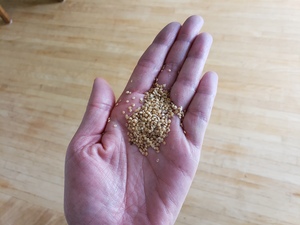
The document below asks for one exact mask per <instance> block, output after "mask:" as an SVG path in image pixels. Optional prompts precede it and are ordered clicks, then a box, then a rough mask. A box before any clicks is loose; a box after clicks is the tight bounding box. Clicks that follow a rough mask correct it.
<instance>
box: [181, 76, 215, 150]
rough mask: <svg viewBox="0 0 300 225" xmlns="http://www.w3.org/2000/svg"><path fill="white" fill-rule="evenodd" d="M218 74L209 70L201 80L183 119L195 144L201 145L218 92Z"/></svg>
mask: <svg viewBox="0 0 300 225" xmlns="http://www.w3.org/2000/svg"><path fill="white" fill-rule="evenodd" d="M217 85H218V75H217V74H216V73H214V72H207V73H206V74H205V75H204V76H203V78H202V79H201V81H200V84H199V86H198V88H197V90H196V93H195V95H194V97H193V99H192V101H191V104H190V105H189V107H188V109H187V112H186V115H185V117H184V120H183V129H184V130H185V132H186V137H187V139H188V140H190V141H191V143H192V144H194V145H195V146H199V147H200V146H201V145H202V141H203V137H204V133H205V130H206V127H207V124H208V121H209V118H210V114H211V110H212V107H213V103H214V99H215V96H216V93H217Z"/></svg>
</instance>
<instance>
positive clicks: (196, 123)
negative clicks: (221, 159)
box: [65, 16, 218, 225]
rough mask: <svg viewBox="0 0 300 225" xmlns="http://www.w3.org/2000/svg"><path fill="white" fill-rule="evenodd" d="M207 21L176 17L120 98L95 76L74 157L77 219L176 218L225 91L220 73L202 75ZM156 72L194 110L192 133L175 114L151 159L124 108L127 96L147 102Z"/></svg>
mask: <svg viewBox="0 0 300 225" xmlns="http://www.w3.org/2000/svg"><path fill="white" fill-rule="evenodd" d="M202 24H203V20H202V19H201V18H200V17H198V16H192V17H190V18H188V19H187V20H186V22H185V23H184V24H183V25H182V26H181V25H180V24H179V23H170V24H169V25H167V26H166V27H165V28H163V30H162V31H161V32H160V33H159V34H158V35H157V37H156V38H155V40H154V41H153V43H152V44H151V45H150V46H149V48H148V49H147V50H146V51H145V53H144V54H143V56H142V57H141V59H140V60H139V62H138V64H137V66H136V68H135V69H134V71H133V73H132V76H131V78H130V80H129V82H128V84H127V86H126V88H125V90H124V92H123V94H122V95H121V96H120V99H121V102H119V103H118V104H115V97H114V94H113V92H112V89H111V88H110V87H109V85H108V84H107V83H106V82H105V81H104V80H102V79H100V78H97V79H96V80H95V82H94V86H93V90H92V93H91V96H90V100H89V103H88V106H87V109H86V113H85V115H84V118H83V121H82V123H81V125H80V127H79V129H78V131H77V132H76V134H75V135H74V137H73V139H72V141H71V143H70V145H69V147H68V151H67V155H66V163H65V166H66V168H65V215H66V219H67V221H68V223H69V224H72V225H73V224H82V225H92V224H96V225H99V224H139V225H140V224H142V225H147V224H155V225H158V224H174V223H175V220H176V218H177V216H178V214H179V211H180V209H181V207H182V204H183V202H184V200H185V197H186V195H187V193H188V190H189V188H190V185H191V182H192V180H193V177H194V175H195V172H196V170H197V166H198V163H199V159H200V152H201V146H202V142H203V137H204V133H205V130H206V127H207V123H208V120H209V117H210V113H211V109H212V106H213V102H214V97H215V95H216V90H217V82H218V77H217V75H216V74H215V73H214V72H208V73H206V74H205V75H204V76H203V77H202V76H201V74H202V70H203V67H204V65H205V61H206V58H207V56H208V53H209V50H210V46H211V44H212V38H211V36H210V35H209V34H206V33H201V34H198V33H199V30H200V28H201V27H202ZM163 65H165V66H164V67H163ZM161 68H164V69H163V70H162V69H161ZM156 78H157V79H158V83H159V84H166V89H167V90H169V91H170V96H171V99H172V101H173V102H174V103H175V104H176V105H178V106H182V107H183V109H184V110H186V113H185V117H184V119H183V121H182V123H183V129H184V131H185V132H183V129H182V128H181V126H180V120H179V118H178V117H174V118H173V119H172V123H171V128H170V129H171V131H170V133H169V134H168V137H167V138H166V139H165V142H166V144H165V145H163V144H162V145H161V146H160V153H156V152H155V151H154V150H152V149H149V155H148V156H147V157H146V156H143V155H142V154H141V153H140V152H139V151H138V148H137V147H136V146H135V145H131V144H130V143H129V141H128V137H127V129H126V126H125V124H126V119H125V117H124V114H123V113H122V112H123V111H126V112H128V109H127V108H128V103H126V101H125V100H126V99H129V98H131V97H132V96H136V99H135V100H131V99H130V101H131V103H133V102H134V101H135V102H136V103H137V104H139V101H138V99H139V98H140V97H141V96H143V93H144V92H146V91H148V90H149V89H150V87H151V86H152V84H153V82H154V81H155V79H156ZM126 91H130V92H132V94H131V95H127V94H126ZM109 117H110V122H108V118H109Z"/></svg>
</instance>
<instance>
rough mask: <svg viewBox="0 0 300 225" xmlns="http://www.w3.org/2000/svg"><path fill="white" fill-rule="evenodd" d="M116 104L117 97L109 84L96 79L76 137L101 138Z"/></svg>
mask: <svg viewBox="0 0 300 225" xmlns="http://www.w3.org/2000/svg"><path fill="white" fill-rule="evenodd" d="M114 102H115V96H114V93H113V91H112V89H111V88H110V86H109V84H108V83H107V82H106V81H105V80H103V79H101V78H96V79H95V81H94V85H93V90H92V93H91V96H90V99H89V102H88V105H87V108H86V112H85V114H84V117H83V119H82V122H81V124H80V126H79V128H78V131H77V132H76V136H81V137H82V136H83V137H86V138H89V137H93V136H99V135H100V134H101V133H102V132H103V130H104V128H105V125H106V123H107V119H108V117H109V114H110V112H111V109H112V107H113V105H114ZM96 142H97V141H96Z"/></svg>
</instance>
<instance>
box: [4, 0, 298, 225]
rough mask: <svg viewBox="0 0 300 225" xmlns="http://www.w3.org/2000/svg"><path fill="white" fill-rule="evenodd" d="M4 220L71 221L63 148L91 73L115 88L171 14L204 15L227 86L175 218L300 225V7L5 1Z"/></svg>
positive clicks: (183, 224) (266, 2)
mask: <svg viewBox="0 0 300 225" xmlns="http://www.w3.org/2000/svg"><path fill="white" fill-rule="evenodd" d="M0 4H1V5H3V6H4V7H5V9H6V10H7V11H8V13H9V14H10V15H11V16H12V18H13V20H14V23H13V24H12V25H10V26H5V25H4V23H3V22H2V21H1V22H0V96H1V97H0V156H1V157H0V224H5V225H10V224H13V225H18V224H22V225H27V224H28V225H32V224H36V225H38V224H47V225H50V224H56V225H57V224H66V222H65V220H64V216H63V206H62V203H63V179H64V155H65V151H66V147H67V145H68V143H69V141H70V139H71V137H72V135H73V133H74V132H75V130H76V128H77V126H78V124H79V122H80V120H81V117H82V115H83V113H84V110H85V105H86V103H87V99H88V97H89V93H90V90H91V85H92V82H93V79H94V78H95V77H96V76H100V77H103V78H105V79H107V80H108V82H109V83H110V84H111V85H112V87H113V90H114V91H115V93H116V95H117V96H118V95H119V94H120V93H121V92H122V90H123V88H124V87H125V85H126V82H127V79H128V78H129V76H130V74H131V71H132V69H133V68H134V66H135V63H136V62H137V60H138V58H139V57H140V55H141V54H142V52H143V51H144V50H145V49H146V47H147V46H148V44H149V43H150V42H151V41H152V39H153V37H154V36H155V35H156V33H157V32H158V31H159V30H160V29H161V28H162V27H163V26H164V25H165V24H167V23H169V22H170V21H179V22H183V21H184V20H185V18H186V17H188V16H189V15H192V14H199V15H202V16H203V18H204V20H205V25H204V27H203V31H206V32H209V33H211V34H212V35H213V37H214V44H213V47H212V50H211V53H210V55H209V59H208V62H207V65H206V68H205V69H206V70H214V71H216V72H218V74H219V89H218V95H217V98H216V103H215V107H214V109H213V114H212V118H211V121H210V124H209V127H208V130H207V133H206V139H205V142H204V146H203V150H202V157H201V163H200V165H199V169H198V171H197V174H196V177H195V180H194V182H193V184H192V187H191V190H190V192H189V195H188V196H187V199H186V201H185V204H184V206H183V208H182V210H181V213H180V215H179V217H178V220H177V222H176V225H188V224H207V225H216V224H222V225H227V224H228V225H232V224H237V225H246V224H247V225H250V224H251V225H265V224H272V225H282V224H285V225H298V224H299V221H300V149H299V146H300V101H299V96H300V88H299V83H300V76H299V75H300V16H299V15H300V14H299V11H300V4H299V2H298V1H296V0H287V1H279V0H261V1H256V0H255V1H235V0H229V1H220V0H212V1H185V0H176V1H170V0H163V1H145V0H137V1H124V0H120V1H104V0H90V1H79V0H70V1H66V2H64V3H62V4H58V3H55V1H50V0H34V1H31V0H11V1H5V2H3V1H0Z"/></svg>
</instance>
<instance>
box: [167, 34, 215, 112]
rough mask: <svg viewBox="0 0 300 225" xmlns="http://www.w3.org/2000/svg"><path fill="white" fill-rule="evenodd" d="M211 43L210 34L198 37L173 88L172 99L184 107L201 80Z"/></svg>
mask: <svg viewBox="0 0 300 225" xmlns="http://www.w3.org/2000/svg"><path fill="white" fill-rule="evenodd" d="M211 44H212V37H211V35H210V34H207V33H201V34H199V35H198V36H197V37H196V39H195V41H194V43H193V44H192V47H191V49H190V51H189V53H188V55H187V57H186V60H185V62H184V64H183V66H182V69H181V71H180V73H179V75H178V77H177V79H176V81H175V83H174V85H173V87H172V89H171V99H172V100H173V101H174V103H175V104H176V105H178V106H182V107H183V108H184V109H186V107H187V106H188V105H189V103H190V101H191V99H192V97H193V95H194V94H195V91H196V89H197V86H198V84H199V82H200V79H201V74H202V71H203V67H204V65H205V62H206V59H207V56H208V53H209V50H210V47H211Z"/></svg>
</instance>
